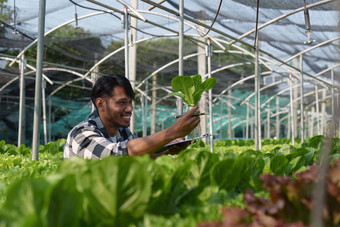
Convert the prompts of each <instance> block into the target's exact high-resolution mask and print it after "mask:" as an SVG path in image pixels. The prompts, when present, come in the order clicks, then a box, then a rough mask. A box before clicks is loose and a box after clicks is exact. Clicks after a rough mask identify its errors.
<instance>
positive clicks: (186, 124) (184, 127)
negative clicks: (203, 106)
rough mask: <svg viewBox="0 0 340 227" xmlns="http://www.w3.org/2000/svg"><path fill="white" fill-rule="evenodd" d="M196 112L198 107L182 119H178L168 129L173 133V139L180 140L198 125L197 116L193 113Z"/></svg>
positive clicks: (189, 111) (198, 119)
mask: <svg viewBox="0 0 340 227" xmlns="http://www.w3.org/2000/svg"><path fill="white" fill-rule="evenodd" d="M197 110H198V106H195V107H193V108H192V109H191V110H188V111H187V112H186V113H185V114H184V115H183V116H182V117H180V118H178V119H177V121H175V123H173V124H172V125H171V126H170V127H169V128H168V129H169V131H170V133H173V135H172V136H173V137H174V138H180V137H184V136H186V135H188V134H189V133H190V132H191V131H192V130H194V128H196V127H197V125H198V124H199V123H200V117H199V115H198V116H197V115H195V116H194V113H195V112H196V111H197Z"/></svg>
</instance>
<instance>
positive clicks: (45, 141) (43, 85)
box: [41, 79, 47, 144]
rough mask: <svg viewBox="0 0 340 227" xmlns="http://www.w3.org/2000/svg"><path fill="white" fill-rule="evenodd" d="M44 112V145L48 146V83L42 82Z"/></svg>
mask: <svg viewBox="0 0 340 227" xmlns="http://www.w3.org/2000/svg"><path fill="white" fill-rule="evenodd" d="M41 92H42V110H43V126H44V144H47V122H46V121H47V119H46V94H45V93H46V81H45V80H44V79H43V80H42V90H41Z"/></svg>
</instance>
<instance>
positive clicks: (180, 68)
mask: <svg viewBox="0 0 340 227" xmlns="http://www.w3.org/2000/svg"><path fill="white" fill-rule="evenodd" d="M183 11H184V0H179V29H178V30H179V31H178V36H179V37H178V75H179V76H183V33H184V21H183ZM177 111H178V114H179V115H182V114H183V100H182V99H181V98H180V97H177Z"/></svg>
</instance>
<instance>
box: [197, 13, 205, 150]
mask: <svg viewBox="0 0 340 227" xmlns="http://www.w3.org/2000/svg"><path fill="white" fill-rule="evenodd" d="M201 14H202V15H204V14H205V12H204V11H201ZM200 22H202V23H204V22H205V21H203V20H200ZM199 29H200V30H201V31H204V27H202V26H199ZM198 40H199V41H200V42H198V43H197V53H198V56H197V72H198V74H200V75H201V76H204V75H206V74H207V58H206V57H207V53H206V45H204V44H203V43H205V42H206V40H205V38H204V37H201V36H199V37H198ZM203 80H205V77H204V79H203ZM199 111H200V113H207V92H203V94H202V96H201V100H200V101H199ZM205 134H207V116H206V115H203V116H202V117H201V122H200V135H205ZM203 142H204V143H206V142H207V139H206V138H204V139H203Z"/></svg>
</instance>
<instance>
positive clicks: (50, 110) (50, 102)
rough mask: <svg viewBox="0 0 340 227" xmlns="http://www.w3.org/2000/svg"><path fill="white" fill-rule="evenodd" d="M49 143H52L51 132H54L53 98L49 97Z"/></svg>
mask: <svg viewBox="0 0 340 227" xmlns="http://www.w3.org/2000/svg"><path fill="white" fill-rule="evenodd" d="M47 100H48V141H51V138H52V137H51V132H52V125H51V124H52V97H51V96H48V98H47Z"/></svg>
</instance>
